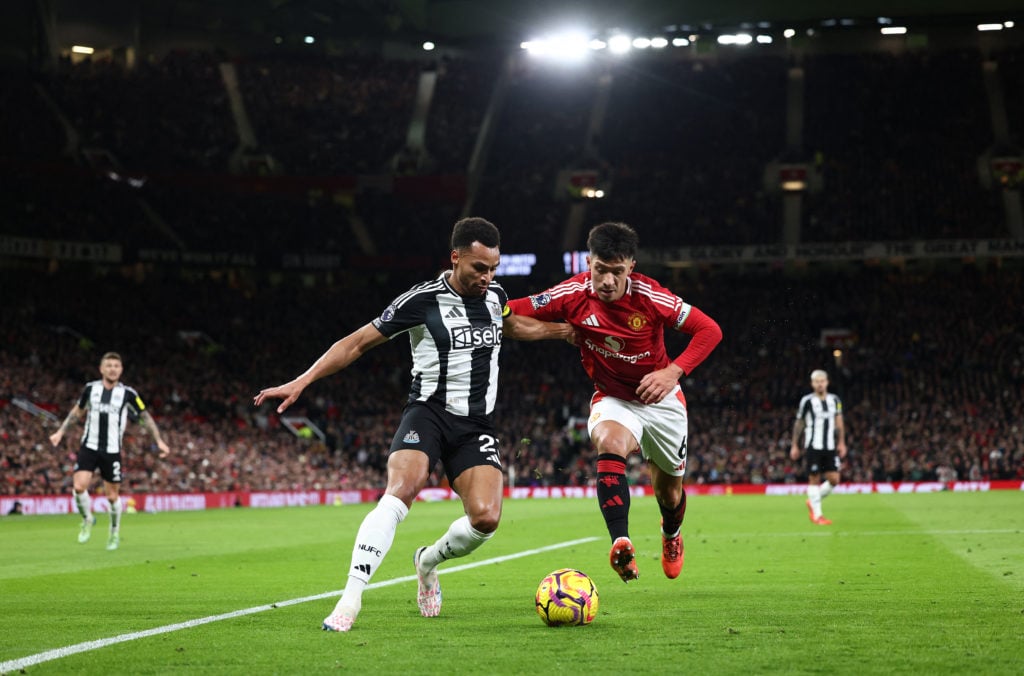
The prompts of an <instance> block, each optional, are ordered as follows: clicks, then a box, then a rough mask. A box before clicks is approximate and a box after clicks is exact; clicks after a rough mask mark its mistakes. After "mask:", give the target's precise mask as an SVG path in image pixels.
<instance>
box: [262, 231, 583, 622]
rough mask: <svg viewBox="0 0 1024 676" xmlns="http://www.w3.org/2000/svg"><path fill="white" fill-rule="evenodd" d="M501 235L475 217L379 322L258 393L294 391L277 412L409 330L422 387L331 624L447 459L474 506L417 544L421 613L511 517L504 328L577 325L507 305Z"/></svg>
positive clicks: (562, 332)
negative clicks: (450, 564) (445, 565)
mask: <svg viewBox="0 0 1024 676" xmlns="http://www.w3.org/2000/svg"><path fill="white" fill-rule="evenodd" d="M499 244H500V235H499V232H498V229H497V228H496V227H495V226H494V224H492V223H490V222H489V221H487V220H485V219H483V218H475V217H474V218H464V219H462V220H460V221H459V222H457V223H456V224H455V227H454V229H453V231H452V238H451V264H452V268H451V270H447V271H445V272H444V273H442V274H441V275H440V276H439V277H437V278H436V279H433V280H430V281H427V282H423V283H421V284H417V285H416V286H414V287H412V288H411V289H409V291H407V292H406V293H403V294H402V295H400V296H398V297H397V298H395V299H394V300H393V301H392V302H391V304H390V305H388V306H387V308H385V309H384V311H383V312H382V313H381V314H380V316H379V317H377V318H375V319H374V320H373V321H371V322H369V323H367V324H365V325H364V326H363V327H362V328H359V329H357V330H355V331H354V332H352V333H351V334H349V335H348V336H346V337H345V338H342V339H341V340H339V341H338V342H336V343H335V344H334V345H332V346H331V347H330V349H328V350H327V352H325V353H324V354H323V355H321V357H320V358H319V359H318V360H317V361H316V362H314V363H313V365H312V366H310V367H309V369H307V370H306V372H305V373H303V374H302V375H300V376H298V377H297V378H295V379H294V380H292V381H290V382H288V383H285V384H284V385H280V386H278V387H271V388H267V389H265V390H261V391H260V392H259V394H257V395H256V397H255V399H254V403H255V404H256V405H257V406H259V405H261V404H262V403H263V402H264V401H266V400H268V399H283V400H284V401H283V402H282V403H281V404H280V405H279V406H278V407H277V412H278V413H283V412H284V411H285V409H287V408H288V407H289V406H291V405H292V403H294V402H295V400H296V399H297V398H298V397H299V395H300V394H301V393H302V391H303V390H304V389H305V388H306V387H308V386H309V385H310V384H312V383H313V382H314V381H316V380H319V379H320V378H323V377H325V376H328V375H331V374H333V373H336V372H338V371H340V370H342V369H344V368H345V367H347V366H348V365H349V364H351V363H352V362H354V361H355V360H356V359H358V358H359V357H361V356H362V355H364V354H365V353H366V352H367V351H369V350H371V349H373V348H374V347H377V346H378V345H382V344H383V343H386V342H388V341H389V340H390V339H392V338H394V337H396V336H399V335H401V334H403V333H408V334H409V344H410V347H411V348H412V362H413V366H412V376H413V377H412V386H411V387H410V391H409V399H408V402H407V404H406V407H405V411H404V412H403V414H402V419H401V421H400V422H399V424H398V429H397V430H396V431H395V435H394V438H393V439H392V442H391V451H390V454H389V455H388V483H387V488H386V489H385V491H384V495H383V496H382V497H381V499H380V500H379V501H378V503H377V506H376V508H374V509H373V511H371V512H370V513H369V514H367V515H366V517H365V518H364V519H363V522H362V524H361V525H360V527H359V530H358V532H357V533H356V541H355V545H354V546H353V549H352V558H351V562H350V565H349V568H348V583H347V584H346V585H345V590H344V593H343V594H342V596H341V598H340V599H339V600H338V602H337V604H336V605H335V607H334V610H333V611H332V612H331V614H330V615H328V616H327V617H326V618H324V621H323V625H322V626H323V629H324V630H325V631H340V632H347V631H350V630H351V629H352V626H353V624H354V623H355V620H356V617H357V616H358V615H359V612H360V610H361V609H362V595H363V590H364V589H365V588H366V586H367V584H368V583H369V581H370V578H371V577H372V576H373V574H374V573H375V572H376V571H377V569H378V568H379V567H380V564H381V563H382V562H383V560H384V557H385V556H387V553H388V551H389V550H390V549H391V545H392V542H393V541H394V537H395V532H396V530H397V528H398V524H399V523H401V522H402V521H403V520H404V519H405V517H406V515H408V513H409V509H410V508H411V507H412V503H413V501H414V500H415V499H416V496H417V495H418V494H419V492H420V491H421V490H423V488H424V487H425V486H426V483H427V479H428V478H429V477H430V472H431V470H432V469H433V467H434V466H435V465H436V464H437V462H438V460H440V461H441V464H442V466H443V467H444V470H445V473H446V475H447V477H448V480H449V482H450V483H451V485H452V487H453V488H454V490H455V492H456V493H457V494H458V495H459V497H460V498H461V499H462V505H463V508H464V511H465V515H464V516H461V517H459V518H458V519H456V520H455V521H453V522H452V523H451V525H449V527H448V530H447V531H446V532H445V533H444V535H442V536H441V537H440V538H439V539H438V540H437V541H436V542H434V543H433V544H431V545H428V546H424V547H420V548H418V549H417V550H416V552H415V553H414V554H413V564H414V566H415V568H416V574H417V577H418V580H419V585H418V589H417V597H416V602H417V605H418V606H419V610H420V614H422V615H423V616H424V617H435V616H437V615H438V614H439V613H440V612H441V586H440V583H439V582H438V579H437V566H438V565H439V564H440V563H442V562H444V561H447V560H449V559H453V558H458V557H462V556H466V555H468V554H470V553H472V552H473V551H474V550H476V549H477V548H478V547H480V546H481V545H482V544H484V543H485V542H486V541H487V540H489V539H490V538H491V536H492V535H494V532H495V530H497V528H498V522H499V520H500V518H501V501H502V494H503V489H504V485H503V475H502V469H501V457H500V453H499V448H498V437H497V434H496V432H495V429H494V423H493V421H492V419H491V414H492V412H493V411H494V405H495V401H496V399H497V392H498V391H497V387H498V352H499V350H500V348H501V340H502V336H503V335H504V336H506V337H509V338H515V339H517V340H541V339H546V338H553V339H563V340H567V339H570V338H571V337H572V334H573V332H572V327H570V326H569V325H567V324H552V323H545V322H540V321H537V320H534V319H529V318H526V317H515V316H512V315H510V314H508V313H507V312H505V304H506V302H507V301H508V297H507V295H506V294H505V290H504V289H502V288H501V285H500V284H498V283H496V282H495V281H494V273H495V271H496V270H497V269H498V263H499V259H500V255H499Z"/></svg>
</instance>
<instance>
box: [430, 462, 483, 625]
mask: <svg viewBox="0 0 1024 676" xmlns="http://www.w3.org/2000/svg"><path fill="white" fill-rule="evenodd" d="M502 486H503V480H502V475H501V470H499V469H498V468H497V467H493V466H491V465H479V466H477V467H470V468H469V469H467V470H466V471H464V472H462V473H461V474H460V475H459V476H457V477H456V478H455V481H454V482H453V484H452V487H453V488H454V489H455V492H456V493H458V494H459V496H460V497H461V498H462V507H463V509H464V510H465V512H466V514H465V516H462V517H459V518H458V519H456V520H455V521H453V522H452V524H451V525H450V526H449V527H448V530H447V531H446V532H445V534H444V535H442V536H441V537H440V538H439V539H438V540H437V541H436V542H434V544H432V545H429V546H427V547H420V548H419V549H417V550H416V553H415V554H414V555H413V565H415V567H416V577H417V580H418V588H417V590H416V604H417V605H418V606H419V609H420V614H421V615H423V617H436V616H437V615H438V614H440V612H441V584H440V582H439V581H438V579H437V566H438V565H439V564H440V563H441V562H442V561H447V560H448V559H454V558H458V557H462V556H466V555H467V554H470V553H471V552H473V551H474V550H476V549H477V548H478V547H480V545H482V544H483V543H485V542H487V540H489V539H490V538H491V536H493V535H494V532H495V531H496V530H497V529H498V523H499V522H500V521H501V497H502Z"/></svg>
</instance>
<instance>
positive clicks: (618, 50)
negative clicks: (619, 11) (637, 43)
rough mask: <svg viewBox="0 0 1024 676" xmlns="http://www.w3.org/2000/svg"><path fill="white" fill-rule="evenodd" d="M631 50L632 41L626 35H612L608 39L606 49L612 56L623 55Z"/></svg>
mask: <svg viewBox="0 0 1024 676" xmlns="http://www.w3.org/2000/svg"><path fill="white" fill-rule="evenodd" d="M632 48H633V41H632V40H630V38H629V36H628V35H621V34H620V35H613V36H611V37H610V38H608V49H610V50H611V51H612V53H613V54H625V53H626V52H628V51H629V50H630V49H632Z"/></svg>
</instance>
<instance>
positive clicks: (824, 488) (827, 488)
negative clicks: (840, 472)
mask: <svg viewBox="0 0 1024 676" xmlns="http://www.w3.org/2000/svg"><path fill="white" fill-rule="evenodd" d="M833 488H835V486H833V485H832V484H831V483H830V482H829V480H828V479H825V480H824V481H822V482H821V485H820V486H818V489H819V490H820V491H821V499H822V500H824V499H825V498H827V497H828V496H829V494H830V493H831V492H832V489H833Z"/></svg>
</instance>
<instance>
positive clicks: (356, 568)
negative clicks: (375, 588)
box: [338, 495, 409, 609]
mask: <svg viewBox="0 0 1024 676" xmlns="http://www.w3.org/2000/svg"><path fill="white" fill-rule="evenodd" d="M408 513H409V508H408V507H406V506H405V503H404V502H402V501H401V500H399V499H398V498H396V497H395V496H393V495H385V496H384V497H382V498H381V499H380V501H379V502H378V503H377V506H376V507H374V508H373V511H371V512H370V513H369V514H367V515H366V518H364V519H363V523H362V525H360V526H359V532H358V533H356V543H355V545H354V546H353V547H352V565H351V566H350V567H349V569H348V583H347V584H346V585H345V593H344V594H342V597H341V600H339V601H338V606H339V607H341V606H347V607H351V608H356V609H358V608H359V606H360V605H361V604H362V597H363V589H365V588H366V585H367V584H369V582H370V578H371V577H373V574H374V573H375V572H377V568H378V567H379V566H380V564H381V563H382V562H383V561H384V557H385V556H387V554H388V550H389V549H391V543H392V542H394V540H395V531H396V530H398V524H400V523H402V519H404V518H405V517H406V515H407V514H408Z"/></svg>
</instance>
